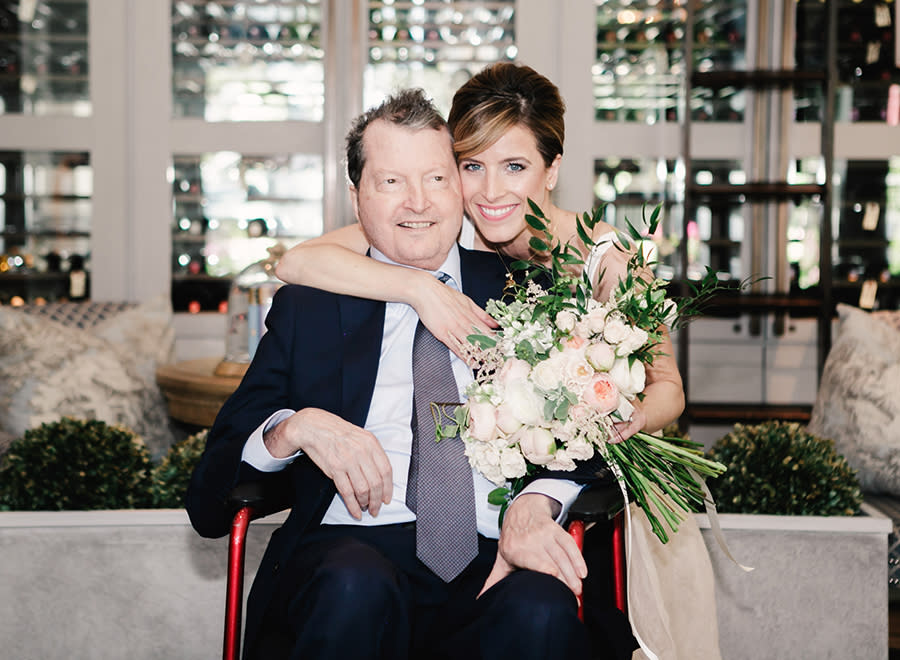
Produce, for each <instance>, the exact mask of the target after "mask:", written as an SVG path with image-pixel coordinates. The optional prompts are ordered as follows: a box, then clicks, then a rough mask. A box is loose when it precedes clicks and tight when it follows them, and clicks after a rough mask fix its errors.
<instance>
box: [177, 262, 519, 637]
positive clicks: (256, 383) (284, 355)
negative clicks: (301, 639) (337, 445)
mask: <svg viewBox="0 0 900 660" xmlns="http://www.w3.org/2000/svg"><path fill="white" fill-rule="evenodd" d="M460 266H461V272H462V280H463V282H462V283H463V290H464V292H465V293H466V294H467V295H468V296H469V297H470V298H472V299H473V300H474V301H475V302H476V303H477V304H479V305H480V306H482V307H483V306H484V305H485V303H486V302H487V300H488V299H489V298H499V297H500V295H501V294H502V291H503V286H504V284H505V281H506V272H507V271H506V266H505V264H504V262H503V261H502V260H501V259H500V258H499V257H498V256H497V255H496V254H492V253H488V252H473V251H469V250H466V249H464V248H460ZM384 312H385V304H384V303H383V302H377V301H372V300H366V299H362V298H354V297H351V296H342V295H336V294H332V293H327V292H324V291H320V290H318V289H311V288H308V287H301V286H290V285H289V286H284V287H282V288H281V289H279V291H278V293H277V294H276V296H275V300H274V302H273V304H272V308H271V310H270V311H269V314H268V316H267V318H266V326H267V331H266V333H265V334H264V335H263V337H262V339H261V341H260V343H259V347H258V349H257V352H256V355H255V356H254V359H253V362H252V364H251V365H250V367H249V368H248V370H247V373H246V375H245V376H244V379H243V380H242V382H241V384H240V386H239V387H238V389H237V390H236V391H235V393H234V394H233V395H232V396H231V397H230V398H229V399H228V401H226V402H225V405H224V406H223V407H222V410H221V411H220V412H219V414H218V416H217V417H216V421H215V423H214V425H213V427H212V429H210V432H209V437H208V440H207V446H206V450H205V452H204V454H203V456H202V458H201V459H200V462H199V463H198V465H197V467H196V469H195V471H194V474H193V476H192V479H191V484H190V487H189V489H188V494H187V500H186V506H187V510H188V513H189V515H190V518H191V523H192V524H193V526H194V528H195V529H196V530H197V531H198V532H199V533H200V534H201V535H203V536H208V537H219V536H224V535H226V534H228V532H229V530H230V526H231V513H232V512H231V511H230V509H229V507H228V505H227V501H228V496H229V494H230V493H231V491H232V490H233V489H234V488H235V486H237V485H238V484H240V483H243V482H248V481H253V482H260V483H262V484H263V486H264V488H265V489H266V491H267V493H268V494H270V495H272V494H274V496H275V497H277V498H278V499H280V500H281V501H282V502H283V504H284V505H286V506H289V507H290V508H291V513H290V515H289V516H288V519H287V521H286V522H285V524H284V526H283V527H282V528H281V529H279V530H278V531H277V532H276V533H275V534H274V535H273V537H272V540H271V541H270V543H269V546H268V548H267V550H266V553H265V556H264V558H263V561H262V563H261V565H260V568H259V570H258V572H257V576H256V579H255V580H254V584H253V589H252V591H251V594H250V603H249V605H248V608H247V623H246V633H245V644H246V645H247V647H250V646H251V645H252V643H253V640H254V637H255V635H256V632H257V630H258V626H259V624H260V622H261V617H262V615H263V614H264V612H265V609H266V605H267V604H268V602H269V600H270V599H271V596H272V592H273V589H274V585H275V580H276V578H277V573H278V567H279V565H281V564H283V562H284V560H285V558H287V557H289V556H290V555H291V553H292V552H293V550H294V548H295V547H296V544H297V542H298V540H299V539H300V538H301V536H302V534H303V533H304V531H306V530H307V529H309V528H310V527H313V526H316V525H318V524H319V522H320V521H321V519H322V517H323V516H324V514H325V510H326V509H327V508H328V505H329V504H330V502H331V501H332V499H333V498H334V495H335V488H334V483H333V482H332V481H331V479H329V478H328V477H326V476H325V475H324V474H323V473H322V472H321V471H320V470H319V469H318V468H317V467H316V466H315V464H313V463H312V461H311V460H309V458H307V457H300V458H298V459H297V460H296V461H294V462H293V463H292V464H291V465H290V466H289V467H288V468H287V469H285V470H284V471H282V472H276V473H263V472H259V471H258V470H256V469H254V468H252V467H251V466H249V465H248V464H246V463H243V462H242V461H241V453H242V451H243V448H244V444H245V443H246V440H247V438H248V437H249V436H250V434H251V433H252V432H253V431H254V430H255V429H256V428H258V427H259V425H260V424H262V422H263V421H265V420H266V419H267V418H268V417H269V416H270V415H271V414H272V413H274V412H275V411H277V410H280V409H282V408H288V409H291V410H300V409H302V408H308V407H314V408H322V409H324V410H327V411H329V412H332V413H334V414H336V415H339V416H340V417H342V418H343V419H345V420H347V421H349V422H352V423H353V424H356V425H358V426H363V425H364V424H365V421H366V417H367V415H368V411H369V404H370V402H371V399H372V392H373V390H374V387H375V376H376V373H377V370H378V360H379V355H380V353H381V341H382V334H383V328H384Z"/></svg>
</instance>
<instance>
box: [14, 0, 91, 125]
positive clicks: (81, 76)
mask: <svg viewBox="0 0 900 660" xmlns="http://www.w3.org/2000/svg"><path fill="white" fill-rule="evenodd" d="M12 113H22V114H26V115H57V116H59V115H63V116H88V115H90V114H91V98H90V86H89V84H88V0H32V1H29V2H26V1H24V0H23V1H22V2H4V3H2V4H0V115H2V114H12Z"/></svg>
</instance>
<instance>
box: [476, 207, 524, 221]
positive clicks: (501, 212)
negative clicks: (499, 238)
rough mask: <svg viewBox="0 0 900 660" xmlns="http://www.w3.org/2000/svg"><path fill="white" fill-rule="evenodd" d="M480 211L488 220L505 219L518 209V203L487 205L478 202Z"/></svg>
mask: <svg viewBox="0 0 900 660" xmlns="http://www.w3.org/2000/svg"><path fill="white" fill-rule="evenodd" d="M476 206H478V211H479V212H480V213H481V215H482V216H483V217H484V218H486V219H488V220H503V219H504V218H507V217H509V216H510V215H511V214H512V212H513V211H515V210H516V208H517V207H518V204H506V205H504V206H485V205H483V204H477V205H476Z"/></svg>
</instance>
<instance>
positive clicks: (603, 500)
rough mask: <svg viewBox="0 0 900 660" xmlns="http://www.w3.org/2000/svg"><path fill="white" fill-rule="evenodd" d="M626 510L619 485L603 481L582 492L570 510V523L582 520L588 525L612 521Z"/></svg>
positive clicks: (614, 482)
mask: <svg viewBox="0 0 900 660" xmlns="http://www.w3.org/2000/svg"><path fill="white" fill-rule="evenodd" d="M624 508H625V499H624V498H623V497H622V490H621V489H620V488H619V484H618V483H617V482H616V481H615V480H613V481H611V482H610V481H605V480H604V481H601V482H599V483H596V484H593V485H591V486H589V487H588V488H585V489H584V490H583V491H581V494H579V495H578V499H576V500H575V502H573V503H572V506H571V508H570V509H569V521H572V520H581V521H584V522H586V523H590V522H603V521H608V520H612V519H613V518H615V517H616V515H617V514H618V513H619V512H620V511H622V510H623V509H624Z"/></svg>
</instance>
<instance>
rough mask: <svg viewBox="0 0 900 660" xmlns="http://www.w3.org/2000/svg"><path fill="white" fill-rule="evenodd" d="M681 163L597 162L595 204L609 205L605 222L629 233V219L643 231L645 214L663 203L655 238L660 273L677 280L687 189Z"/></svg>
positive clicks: (626, 159)
mask: <svg viewBox="0 0 900 660" xmlns="http://www.w3.org/2000/svg"><path fill="white" fill-rule="evenodd" d="M676 165H677V163H676V162H675V161H673V160H665V159H655V158H609V157H608V158H603V159H598V160H596V161H594V205H595V206H599V205H602V204H606V205H607V206H606V217H605V220H606V221H607V222H608V223H609V224H611V225H613V226H614V227H616V228H618V229H621V230H623V231H627V224H626V220H627V221H629V222H631V223H632V224H633V225H634V226H635V227H639V228H642V227H643V226H644V225H643V223H642V218H643V214H644V213H645V212H646V213H647V214H649V213H650V212H651V211H652V210H653V209H654V208H655V207H656V205H658V204H662V215H661V218H662V221H661V222H660V225H659V228H658V230H657V232H656V234H654V235H653V236H649V237H648V238H650V239H651V240H652V241H653V242H654V244H655V247H656V260H657V261H658V266H657V267H656V274H657V275H658V276H659V277H662V278H663V279H667V280H670V279H673V278H674V277H676V275H677V273H678V272H680V268H681V264H680V263H679V257H678V246H679V245H680V244H681V236H682V229H681V228H682V218H683V209H682V207H681V204H680V199H679V198H678V194H679V192H678V191H680V190H681V189H682V188H683V176H682V177H681V178H680V179H679V178H678V176H677V174H676V172H677V171H678V169H676Z"/></svg>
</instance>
